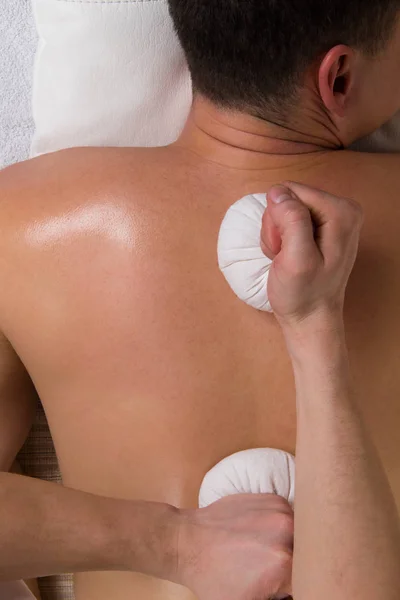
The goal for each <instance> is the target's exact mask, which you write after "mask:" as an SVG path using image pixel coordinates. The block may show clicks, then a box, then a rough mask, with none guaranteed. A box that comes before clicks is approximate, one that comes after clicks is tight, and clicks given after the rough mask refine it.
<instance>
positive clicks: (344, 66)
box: [318, 45, 355, 117]
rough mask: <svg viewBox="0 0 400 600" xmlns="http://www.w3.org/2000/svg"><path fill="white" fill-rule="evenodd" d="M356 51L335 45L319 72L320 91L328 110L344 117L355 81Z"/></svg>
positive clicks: (326, 56) (325, 57)
mask: <svg viewBox="0 0 400 600" xmlns="http://www.w3.org/2000/svg"><path fill="white" fill-rule="evenodd" d="M354 59H355V54H354V51H353V50H352V49H351V48H349V47H348V46H343V45H340V46H335V47H334V48H332V49H331V50H329V52H328V53H327V54H326V55H325V56H324V59H323V61H322V63H321V66H320V68H319V73H318V84H319V92H320V95H321V98H322V101H323V103H324V104H325V106H326V108H327V109H328V111H329V112H330V113H332V114H334V115H336V116H338V117H344V116H345V114H346V108H347V105H348V101H349V97H350V94H351V92H352V89H353V81H354Z"/></svg>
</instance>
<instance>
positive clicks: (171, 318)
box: [0, 144, 400, 600]
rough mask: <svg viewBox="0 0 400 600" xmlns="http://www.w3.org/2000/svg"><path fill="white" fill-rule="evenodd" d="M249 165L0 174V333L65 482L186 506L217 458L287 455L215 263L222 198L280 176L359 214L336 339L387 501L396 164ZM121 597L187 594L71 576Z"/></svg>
mask: <svg viewBox="0 0 400 600" xmlns="http://www.w3.org/2000/svg"><path fill="white" fill-rule="evenodd" d="M221 156H222V155H221ZM265 165H266V166H265V168H262V169H255V170H254V169H253V170H251V169H248V170H247V169H246V168H241V169H238V168H232V166H228V164H227V165H223V164H221V163H219V162H218V161H217V162H215V161H214V158H213V157H212V156H211V155H208V156H207V157H204V156H202V155H201V153H197V152H192V151H188V150H187V149H186V148H185V147H182V146H180V145H179V144H178V145H175V146H172V147H169V148H165V149H76V150H68V151H64V152H61V153H58V154H54V155H49V156H44V157H42V158H39V159H36V160H34V161H31V162H28V163H24V164H21V165H17V166H15V167H13V168H11V169H8V170H6V171H4V172H3V173H2V174H1V177H0V195H1V204H0V220H1V223H2V233H3V234H2V239H1V258H2V261H1V263H0V264H1V271H0V276H1V282H2V286H1V287H2V294H1V300H0V303H1V304H0V307H1V322H0V325H1V330H2V333H3V335H4V336H5V338H6V339H7V340H9V342H10V344H11V345H12V347H13V348H14V350H15V352H16V354H17V355H18V356H19V357H20V359H21V360H22V362H23V364H24V365H25V367H26V369H27V371H28V372H29V374H30V376H31V378H32V380H33V382H34V384H35V387H36V390H37V392H38V394H39V395H40V398H41V400H42V402H43V405H44V407H45V410H46V413H47V416H48V420H49V424H50V428H51V431H52V435H53V438H54V442H55V446H56V450H57V454H58V457H59V460H60V466H61V470H62V474H63V479H64V483H65V485H67V486H71V487H74V488H77V489H81V490H85V491H89V492H93V493H96V494H103V495H106V496H112V497H118V498H127V499H128V498H130V499H134V498H143V499H149V500H157V501H165V502H168V503H171V504H175V505H179V506H195V505H196V501H197V494H198V490H199V486H200V483H201V480H202V477H203V476H204V474H205V473H206V471H207V470H208V469H209V468H211V467H212V466H213V465H214V464H215V463H217V462H218V461H219V460H220V459H222V458H223V457H225V456H227V455H229V454H232V453H233V452H236V451H238V450H242V449H247V448H252V447H278V448H281V449H284V450H287V451H291V452H293V450H294V446H295V406H294V386H293V381H292V374H291V368H290V364H289V360H288V358H287V356H286V351H285V347H284V342H283V339H282V337H281V332H280V330H279V327H278V325H277V324H276V322H275V320H274V319H273V318H272V317H271V316H270V315H267V314H263V313H259V312H257V311H254V310H252V309H251V308H249V307H247V306H246V305H244V304H243V303H241V302H240V301H239V300H238V299H236V298H235V296H234V295H233V294H232V292H231V291H230V289H229V288H228V286H227V284H226V282H225V280H224V278H223V277H222V275H221V274H220V272H219V270H218V266H217V261H216V244H217V236H218V230H219V226H220V223H221V221H222V218H223V216H224V214H225V211H226V210H227V208H228V207H229V206H230V205H231V204H232V203H233V202H234V201H235V200H237V199H238V198H240V197H242V196H244V195H245V194H248V193H252V192H261V191H267V190H268V189H269V187H270V186H271V185H272V184H274V183H276V182H280V181H283V180H286V179H293V180H298V181H303V182H306V183H308V184H310V185H314V186H317V187H322V188H325V189H327V190H329V191H330V192H332V193H335V194H339V195H345V196H350V197H352V198H354V199H356V200H358V201H359V202H360V203H361V204H362V206H363V207H364V210H365V215H366V217H365V225H364V231H363V238H362V243H361V248H360V255H359V260H358V264H357V266H356V269H355V271H354V275H353V277H352V281H351V284H350V287H349V292H348V300H347V331H348V343H349V346H350V352H351V360H352V365H353V372H354V374H355V378H356V384H357V389H358V390H359V392H360V395H359V405H360V409H361V411H362V413H363V415H364V416H365V419H366V421H367V424H368V425H369V426H370V428H371V430H372V433H373V435H374V439H375V441H376V443H377V445H378V448H379V450H380V453H381V456H382V458H383V460H384V463H385V467H386V469H387V472H388V474H389V477H390V480H391V483H392V485H393V488H394V491H395V493H396V498H397V501H398V503H399V506H400V459H399V452H398V441H397V440H398V436H397V432H398V429H399V427H400V403H399V400H398V398H399V392H400V375H399V370H398V368H397V365H398V359H397V347H396V344H397V340H398V337H399V333H400V326H399V316H398V307H399V305H400V283H399V281H398V278H397V277H396V273H397V272H398V271H399V269H400V252H399V250H398V222H399V219H400V207H399V205H398V203H397V199H396V190H398V189H399V184H400V174H399V173H400V169H399V166H400V162H399V158H398V156H381V155H361V154H355V153H350V152H320V153H316V154H309V155H305V156H297V157H293V156H292V157H286V158H285V157H279V158H278V159H277V158H276V157H275V158H271V160H270V161H267V162H266V163H265ZM268 165H270V166H268ZM7 353H8V357H9V359H10V361H11V362H12V361H13V360H14V359H13V358H12V357H13V355H12V353H11V351H10V350H7ZM15 360H16V359H15ZM16 364H17V363H16ZM16 368H17V367H16ZM15 400H16V401H17V399H15ZM4 452H6V450H3V453H4ZM349 468H351V465H349ZM138 594H140V597H141V598H143V599H145V598H149V599H151V600H158V598H160V600H161V598H163V600H165V599H166V598H173V599H174V600H175V599H176V600H180V599H181V598H182V600H183V599H186V598H189V597H190V594H189V593H188V592H186V591H185V590H183V589H181V588H178V587H177V586H174V585H173V584H169V583H163V582H159V581H156V580H150V579H146V578H144V577H141V576H135V575H131V574H118V573H117V574H110V573H104V574H88V575H86V574H83V575H79V576H78V577H77V578H76V597H77V600H94V599H96V600H109V598H113V600H119V599H121V600H125V598H127V597H136V596H137V595H138Z"/></svg>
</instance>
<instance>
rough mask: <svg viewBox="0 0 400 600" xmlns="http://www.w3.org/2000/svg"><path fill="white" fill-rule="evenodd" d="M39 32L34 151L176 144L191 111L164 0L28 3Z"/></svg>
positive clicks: (187, 79) (184, 69) (189, 93)
mask: <svg viewBox="0 0 400 600" xmlns="http://www.w3.org/2000/svg"><path fill="white" fill-rule="evenodd" d="M33 6H34V13H35V18H36V24H37V29H38V33H39V48H38V52H37V57H36V65H35V76H34V92H33V114H34V119H35V124H36V133H35V137H34V140H33V143H32V148H31V155H32V156H36V155H38V154H43V153H47V152H52V151H55V150H59V149H61V148H68V147H72V146H158V145H164V144H167V143H169V142H172V141H174V140H175V139H176V138H177V137H178V135H179V132H180V131H181V128H182V126H183V124H184V122H185V119H186V116H187V113H188V111H189V109H190V105H191V98H192V91H191V81H190V76H189V72H188V69H187V66H186V61H185V58H184V55H183V52H182V50H181V47H180V45H179V42H178V40H177V37H176V36H175V33H174V30H173V26H172V21H171V19H170V16H169V12H168V4H167V1H166V0H79V1H77V0H33Z"/></svg>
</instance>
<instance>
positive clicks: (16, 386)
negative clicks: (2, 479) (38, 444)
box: [0, 333, 37, 471]
mask: <svg viewBox="0 0 400 600" xmlns="http://www.w3.org/2000/svg"><path fill="white" fill-rule="evenodd" d="M36 403H37V395H36V392H35V389H34V386H33V384H32V381H31V379H30V377H29V375H28V373H27V371H26V369H25V367H24V366H23V364H22V362H21V361H20V359H19V358H18V356H17V354H16V353H15V351H14V350H13V348H12V346H11V344H10V343H9V342H8V340H7V339H6V338H5V337H4V336H3V335H2V334H1V333H0V471H8V470H9V469H10V468H11V466H12V464H13V462H14V460H15V457H16V455H17V453H18V451H19V450H20V448H21V446H22V444H23V443H24V441H25V439H26V437H27V435H28V433H29V430H30V427H31V425H32V421H33V417H34V414H35V409H36Z"/></svg>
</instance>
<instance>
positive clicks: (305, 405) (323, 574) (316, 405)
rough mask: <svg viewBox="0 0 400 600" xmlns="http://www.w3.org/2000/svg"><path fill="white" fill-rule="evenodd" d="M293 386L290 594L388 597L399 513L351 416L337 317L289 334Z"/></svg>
mask: <svg viewBox="0 0 400 600" xmlns="http://www.w3.org/2000/svg"><path fill="white" fill-rule="evenodd" d="M288 346H289V349H290V351H291V354H292V360H293V367H294V373H295V379H296V389H297V410H298V441H297V451H296V454H297V470H296V473H297V474H296V510H295V552H294V575H293V588H294V598H295V600H303V599H304V600H313V598H315V599H319V598H321V597H322V598H324V600H337V598H339V597H344V595H345V597H348V598H354V599H356V598H360V599H362V600H379V599H382V600H391V599H392V598H393V600H395V599H397V598H398V596H399V592H400V568H399V565H400V537H399V536H400V533H399V519H398V515H397V512H396V508H395V504H394V500H393V496H392V494H391V491H390V488H389V484H388V481H387V479H386V476H385V474H384V471H383V468H382V466H381V464H380V461H379V458H378V455H377V453H376V450H375V448H374V447H373V444H372V443H371V441H370V440H369V438H368V435H367V433H366V431H365V429H364V427H363V424H362V421H361V419H360V417H359V414H358V411H357V408H356V405H355V402H354V399H353V392H352V389H351V383H350V376H349V368H348V361H347V351H346V345H345V340H344V333H343V330H342V327H341V325H340V323H339V324H338V327H337V328H332V329H331V331H330V333H328V334H326V335H325V334H320V333H317V334H315V335H311V336H310V335H306V336H303V338H302V339H301V340H299V339H297V340H295V339H290V340H288Z"/></svg>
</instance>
